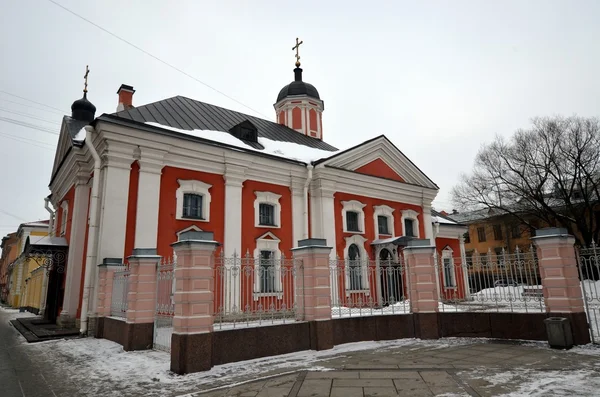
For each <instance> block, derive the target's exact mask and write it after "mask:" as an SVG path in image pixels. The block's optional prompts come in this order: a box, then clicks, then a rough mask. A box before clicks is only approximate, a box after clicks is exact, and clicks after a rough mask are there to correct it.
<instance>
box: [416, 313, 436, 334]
mask: <svg viewBox="0 0 600 397" xmlns="http://www.w3.org/2000/svg"><path fill="white" fill-rule="evenodd" d="M413 321H414V324H415V338H420V339H439V338H440V324H439V320H438V313H414V314H413Z"/></svg>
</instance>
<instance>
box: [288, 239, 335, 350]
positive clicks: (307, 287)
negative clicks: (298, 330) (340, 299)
mask: <svg viewBox="0 0 600 397" xmlns="http://www.w3.org/2000/svg"><path fill="white" fill-rule="evenodd" d="M292 251H293V254H294V259H297V260H298V261H300V262H301V263H302V264H301V265H300V268H299V269H296V276H295V288H296V319H297V320H298V321H302V320H305V321H311V322H312V324H311V338H310V339H311V349H314V350H325V349H331V348H333V324H332V323H331V273H330V269H329V255H330V253H331V247H328V246H327V241H326V240H325V239H316V238H312V239H305V240H300V241H299V242H298V248H294V249H293V250H292Z"/></svg>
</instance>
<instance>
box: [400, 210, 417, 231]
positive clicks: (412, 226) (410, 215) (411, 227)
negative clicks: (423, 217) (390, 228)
mask: <svg viewBox="0 0 600 397" xmlns="http://www.w3.org/2000/svg"><path fill="white" fill-rule="evenodd" d="M418 215H419V214H418V212H417V211H413V210H404V211H402V227H403V228H404V236H407V237H419V218H418Z"/></svg>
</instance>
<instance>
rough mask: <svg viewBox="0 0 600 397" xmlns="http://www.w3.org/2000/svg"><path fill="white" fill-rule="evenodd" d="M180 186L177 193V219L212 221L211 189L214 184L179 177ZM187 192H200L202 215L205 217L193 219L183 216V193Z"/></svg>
mask: <svg viewBox="0 0 600 397" xmlns="http://www.w3.org/2000/svg"><path fill="white" fill-rule="evenodd" d="M177 183H179V188H178V189H177V192H176V193H175V194H176V196H177V211H176V216H175V219H181V220H192V221H196V222H208V221H210V192H209V189H210V188H211V187H212V185H209V184H208V183H204V182H201V181H196V180H184V179H178V180H177ZM185 193H192V194H200V195H202V196H203V197H202V216H203V219H193V218H184V217H183V195H184V194H185Z"/></svg>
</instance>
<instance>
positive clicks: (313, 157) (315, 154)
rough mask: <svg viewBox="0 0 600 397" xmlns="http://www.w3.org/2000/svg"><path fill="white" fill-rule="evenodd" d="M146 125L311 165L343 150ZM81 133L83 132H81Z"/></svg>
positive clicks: (261, 138)
mask: <svg viewBox="0 0 600 397" xmlns="http://www.w3.org/2000/svg"><path fill="white" fill-rule="evenodd" d="M146 124H148V125H151V126H153V127H158V128H162V129H165V130H171V131H175V132H179V133H181V134H185V135H190V136H194V137H197V138H202V139H207V140H209V141H213V142H218V143H223V144H226V145H229V146H233V147H237V148H240V149H244V150H247V151H253V152H259V153H265V154H270V155H272V156H277V157H281V158H285V159H292V160H297V161H301V162H303V163H306V164H310V163H311V162H313V161H317V160H321V159H324V158H327V157H331V156H333V155H335V154H337V153H340V152H341V151H342V150H338V151H333V152H330V151H327V150H322V149H315V148H311V147H308V146H304V145H299V144H297V143H293V142H282V141H273V140H271V139H267V138H263V137H258V143H260V144H261V145H262V146H263V147H264V148H265V149H264V150H260V149H255V148H253V147H251V146H249V145H246V144H245V143H244V142H243V141H241V140H239V139H238V138H236V137H234V136H233V135H231V134H230V133H229V132H227V131H212V130H182V129H180V128H174V127H170V126H168V125H163V124H159V123H155V122H152V121H147V122H146ZM80 132H81V131H80ZM77 135H78V136H79V134H77Z"/></svg>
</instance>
